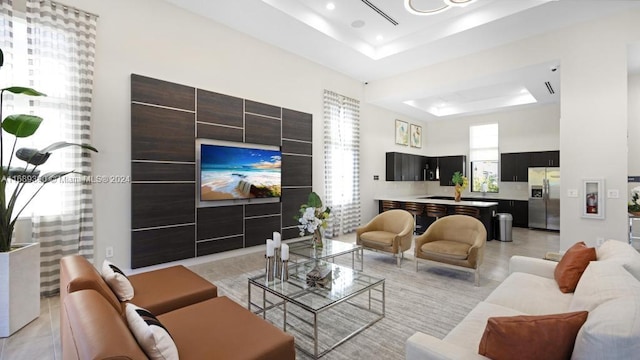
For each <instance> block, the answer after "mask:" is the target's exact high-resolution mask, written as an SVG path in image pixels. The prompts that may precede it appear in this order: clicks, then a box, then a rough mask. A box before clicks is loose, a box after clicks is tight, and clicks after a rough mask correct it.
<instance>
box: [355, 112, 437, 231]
mask: <svg viewBox="0 0 640 360" xmlns="http://www.w3.org/2000/svg"><path fill="white" fill-rule="evenodd" d="M396 119H399V120H402V121H406V122H407V123H412V124H416V125H419V126H422V131H423V133H424V131H425V129H426V128H427V126H428V125H426V124H424V123H422V122H420V121H417V120H415V119H411V118H408V117H406V116H400V115H398V114H395V113H393V112H390V111H388V110H385V109H382V108H379V107H376V106H372V105H366V106H364V108H363V111H361V113H360V199H361V207H362V223H366V222H368V221H369V220H371V219H372V218H373V217H374V216H375V215H376V214H377V213H378V204H377V201H375V200H373V199H374V198H376V197H377V196H379V195H380V196H385V195H387V196H388V195H409V194H426V193H427V183H426V182H424V181H422V182H418V181H386V180H385V178H386V171H385V170H386V157H385V154H386V153H387V152H402V153H407V154H416V155H425V156H426V155H427V152H426V150H425V147H424V146H423V147H422V148H420V149H419V148H414V147H411V146H404V145H398V144H396V143H395V121H396ZM424 139H425V137H424V136H423V141H424ZM374 175H378V178H379V180H373V177H374Z"/></svg>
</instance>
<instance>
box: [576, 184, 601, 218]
mask: <svg viewBox="0 0 640 360" xmlns="http://www.w3.org/2000/svg"><path fill="white" fill-rule="evenodd" d="M582 196H583V198H582V200H581V205H580V206H581V208H582V217H583V218H591V219H604V204H605V202H606V196H605V194H604V179H584V180H582Z"/></svg>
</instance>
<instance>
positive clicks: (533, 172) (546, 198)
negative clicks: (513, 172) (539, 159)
mask: <svg viewBox="0 0 640 360" xmlns="http://www.w3.org/2000/svg"><path fill="white" fill-rule="evenodd" d="M529 227H530V228H538V229H549V230H560V168H557V167H553V168H551V167H538V168H529Z"/></svg>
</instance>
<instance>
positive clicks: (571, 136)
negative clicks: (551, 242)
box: [66, 0, 640, 267]
mask: <svg viewBox="0 0 640 360" xmlns="http://www.w3.org/2000/svg"><path fill="white" fill-rule="evenodd" d="M66 3H67V4H68V5H71V6H77V7H79V8H81V9H85V10H87V11H90V12H94V13H96V14H98V15H99V16H100V18H99V20H98V36H97V49H96V51H97V57H96V66H95V84H94V108H93V131H92V132H93V140H92V142H93V144H94V145H95V146H96V147H97V148H98V149H99V150H100V153H99V154H97V155H95V156H94V166H95V174H96V175H105V174H108V175H129V174H130V90H129V77H130V74H131V73H137V74H141V75H146V76H150V77H154V78H158V79H163V80H167V81H172V82H176V83H182V84H186V85H190V86H195V87H199V88H203V89H207V90H211V91H216V92H220V93H225V94H230V95H233V96H238V97H243V98H248V99H252V100H256V101H260V102H265V103H270V104H275V105H279V106H283V107H287V108H291V109H295V110H300V111H304V112H309V113H312V114H313V116H314V128H313V131H314V149H313V152H314V159H313V168H314V176H313V181H314V190H316V191H318V192H320V193H321V194H322V189H323V172H322V163H323V158H322V153H323V151H322V141H321V139H322V135H321V134H322V90H323V89H325V88H327V89H331V90H333V91H336V92H338V93H342V94H344V95H347V96H350V97H354V98H356V99H363V92H364V90H363V85H362V84H361V83H360V82H358V81H356V80H353V79H350V78H348V77H346V76H343V75H341V74H338V73H336V72H334V71H331V70H329V69H327V68H324V67H322V66H319V65H317V64H314V63H311V62H309V61H307V60H305V59H302V58H300V57H297V56H294V55H292V54H290V53H287V52H284V51H282V50H280V49H277V48H275V47H272V46H269V45H266V44H264V43H262V42H260V41H257V40H255V39H253V38H250V37H247V36H245V35H243V34H240V33H238V32H235V31H232V30H230V29H228V28H227V27H225V26H223V25H220V24H217V23H215V22H212V21H210V20H207V19H204V18H201V17H199V16H195V15H193V14H190V13H187V12H185V11H184V10H181V9H179V8H176V7H174V6H172V5H170V4H167V3H164V2H162V1H157V0H137V1H126V0H112V1H95V0H67V1H66ZM639 15H640V14H639V13H638V12H631V13H628V14H625V15H621V16H617V17H614V18H612V19H608V20H605V21H599V22H597V23H594V24H588V25H586V26H576V27H573V28H570V29H568V30H562V31H558V32H555V33H551V34H547V35H543V36H538V37H535V38H532V39H529V40H525V41H520V42H517V43H514V44H511V45H507V46H503V47H500V48H497V49H493V50H491V51H484V52H481V53H478V54H474V55H471V56H467V57H464V58H460V59H456V60H452V61H449V62H447V63H444V64H438V65H435V66H431V67H428V68H423V69H420V70H417V71H414V72H411V73H407V74H405V75H401V76H397V77H394V78H392V79H387V80H381V81H377V82H376V83H375V84H371V83H370V84H369V85H368V86H367V87H366V94H367V98H370V99H372V100H373V101H375V100H376V98H377V97H379V96H381V97H384V96H387V95H388V92H389V91H392V90H391V89H393V91H405V90H409V91H416V89H419V88H420V87H421V86H425V84H431V85H432V86H438V85H439V84H447V83H449V82H455V81H463V80H464V79H469V78H474V77H477V76H483V75H488V74H491V73H494V72H495V73H499V72H503V71H505V69H514V68H518V67H521V66H526V65H529V64H536V63H540V62H543V61H548V60H550V59H558V58H560V59H561V60H562V68H561V71H562V112H561V117H562V120H561V123H560V150H561V154H562V155H561V156H562V158H561V162H562V164H563V165H562V166H563V185H562V191H563V193H566V190H567V189H568V188H579V184H580V179H581V178H583V177H592V176H600V177H604V178H605V179H606V180H607V185H608V187H609V188H618V189H625V188H626V174H627V154H626V151H627V149H626V131H627V84H626V73H625V72H626V68H625V64H626V63H625V57H626V48H625V47H624V45H625V44H626V43H627V42H629V40H630V39H635V40H638V39H639V38H640V35H639V34H640V23H638V22H637V21H634V20H637V19H638V18H639ZM585 39H587V40H585ZM581 42H582V43H581ZM576 43H577V45H578V46H575V45H576ZM623 54H624V56H623ZM395 95H398V94H395ZM396 118H399V119H402V120H406V121H408V122H413V123H419V121H417V120H415V119H408V118H406V117H403V116H400V115H398V114H394V113H392V112H389V111H386V110H382V109H380V108H377V107H375V106H371V105H367V104H366V101H364V102H363V103H362V108H361V120H362V121H361V144H362V151H361V166H362V169H361V179H362V186H361V188H362V203H363V216H362V217H363V221H366V220H367V219H368V218H370V217H371V216H372V214H374V213H375V204H374V203H373V201H372V199H373V197H374V196H375V194H377V193H391V194H395V193H397V194H409V193H411V194H413V193H422V192H425V191H426V187H427V186H428V185H427V184H423V183H387V182H385V181H384V155H383V154H384V153H385V152H387V151H404V152H413V153H419V154H424V155H427V154H428V151H429V150H430V149H431V147H432V144H430V142H432V141H434V139H432V138H431V136H432V135H433V134H436V133H432V134H430V127H431V124H426V125H423V132H424V133H425V134H427V135H426V138H425V139H424V140H423V141H424V142H425V145H424V147H423V148H422V149H412V148H407V147H403V146H398V145H395V144H394V139H393V129H394V127H393V123H394V120H395V119H396ZM437 136H438V139H441V140H443V141H444V140H447V139H450V140H452V142H451V143H449V145H447V146H446V147H444V146H445V145H446V144H445V143H444V142H443V144H442V146H443V147H441V148H439V150H438V151H441V152H442V154H443V155H444V154H455V153H458V152H459V149H453V145H452V144H453V143H455V142H462V140H461V139H459V136H458V135H457V132H456V131H453V132H445V130H443V131H442V133H441V134H438V135H437ZM549 136H550V135H549ZM548 138H550V137H548ZM591 138H596V139H598V141H596V142H595V144H596V145H593V144H594V143H593V142H588V141H586V140H585V139H591ZM522 141H526V139H524V140H523V139H520V140H517V141H515V140H514V143H512V144H511V145H513V146H514V147H513V148H512V149H513V151H526V150H529V149H528V148H526V147H524V148H522V149H519V148H517V147H516V146H515V145H519V144H525V143H526V142H522ZM508 144H509V140H506V143H503V144H502V145H503V146H507V148H504V147H503V148H502V150H503V151H507V149H508V148H509V146H510V145H508ZM465 146H466V144H465ZM549 148H550V149H551V148H556V147H555V146H550V147H549ZM531 150H539V149H538V148H533V147H532V148H531ZM616 163H619V164H623V165H618V164H616ZM594 164H603V165H599V166H594ZM373 175H379V176H380V180H379V181H378V182H373V180H372V179H373ZM94 189H95V238H96V259H97V261H101V260H102V258H103V255H104V248H105V247H106V246H113V247H114V250H115V257H114V258H113V261H114V262H116V263H118V264H119V265H121V266H123V267H126V266H127V265H129V264H130V229H131V222H130V217H131V214H130V197H131V194H130V187H129V185H128V184H124V185H118V184H96V185H95V188H94ZM562 200H563V201H562V204H563V205H562V218H563V230H562V234H563V236H562V239H561V248H567V247H568V246H570V245H571V244H572V243H573V242H575V241H576V240H585V241H587V242H589V243H594V241H595V234H598V235H601V236H605V237H611V238H624V236H626V235H625V234H626V215H625V212H626V198H624V199H622V198H621V199H609V201H608V202H607V219H606V220H604V221H600V220H584V219H581V218H580V217H579V216H578V213H579V211H578V199H570V198H566V197H563V199H562Z"/></svg>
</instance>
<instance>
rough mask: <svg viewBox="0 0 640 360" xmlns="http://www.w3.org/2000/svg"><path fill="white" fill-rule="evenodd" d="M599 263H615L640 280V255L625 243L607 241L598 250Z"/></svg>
mask: <svg viewBox="0 0 640 360" xmlns="http://www.w3.org/2000/svg"><path fill="white" fill-rule="evenodd" d="M596 254H597V256H598V261H615V262H617V263H619V264H622V265H624V268H625V269H627V271H628V272H630V273H631V275H633V276H634V277H635V278H636V279H638V280H640V253H638V251H637V250H636V249H634V248H633V247H632V246H631V245H629V244H628V243H626V242H624V241H618V240H607V241H605V242H604V243H603V244H602V245H600V247H599V248H597V249H596Z"/></svg>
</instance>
